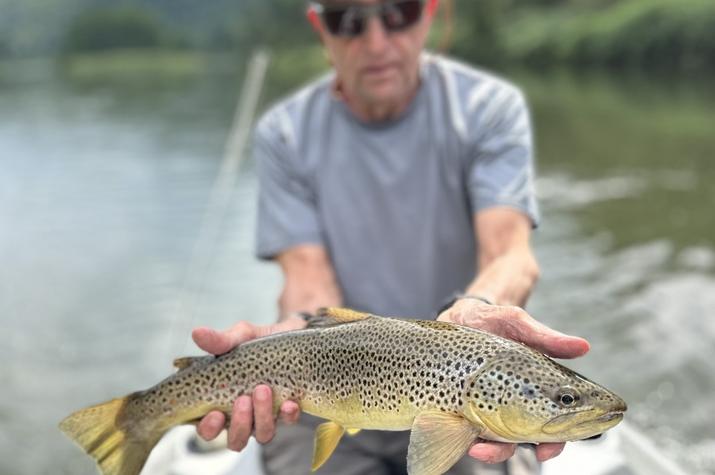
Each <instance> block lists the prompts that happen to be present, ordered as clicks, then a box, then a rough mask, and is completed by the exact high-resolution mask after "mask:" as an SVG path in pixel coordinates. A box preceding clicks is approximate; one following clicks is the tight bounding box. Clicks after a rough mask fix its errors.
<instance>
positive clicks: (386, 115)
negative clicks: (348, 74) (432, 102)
mask: <svg viewBox="0 0 715 475" xmlns="http://www.w3.org/2000/svg"><path fill="white" fill-rule="evenodd" d="M418 90H419V83H418V84H417V86H416V87H415V88H414V89H413V90H412V91H410V92H409V94H407V95H405V96H403V97H402V98H400V99H399V100H396V101H394V102H370V103H368V102H364V101H360V100H358V99H357V98H354V97H351V96H350V95H349V94H346V93H345V91H343V90H342V89H341V88H340V85H339V84H336V85H335V90H334V92H335V94H336V96H337V97H338V98H339V99H340V100H342V101H343V102H344V103H345V105H346V106H347V107H348V109H349V110H350V112H351V113H352V114H353V115H355V117H357V118H358V119H359V120H360V121H362V122H374V123H379V122H388V121H392V120H395V119H397V118H399V117H400V116H401V115H402V114H403V113H404V112H405V111H406V110H407V108H408V107H409V106H410V104H411V103H412V101H413V100H414V99H415V96H416V95H417V91H418Z"/></svg>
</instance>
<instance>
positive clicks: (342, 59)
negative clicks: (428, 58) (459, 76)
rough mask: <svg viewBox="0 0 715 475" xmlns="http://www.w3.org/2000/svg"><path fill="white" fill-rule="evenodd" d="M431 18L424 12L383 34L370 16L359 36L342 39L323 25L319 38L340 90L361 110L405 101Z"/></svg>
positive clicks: (363, 1) (363, 0)
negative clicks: (418, 17) (397, 28)
mask: <svg viewBox="0 0 715 475" xmlns="http://www.w3.org/2000/svg"><path fill="white" fill-rule="evenodd" d="M378 3H380V2H379V1H377V0H353V1H351V2H350V3H347V2H337V1H333V2H328V3H327V6H328V7H329V8H330V7H334V6H345V5H376V4H378ZM430 23H431V18H430V17H429V15H427V14H426V13H425V12H423V13H422V15H421V18H420V20H419V21H417V23H415V24H414V25H412V26H410V27H407V28H405V29H402V30H399V31H392V32H390V31H387V30H386V28H385V26H384V25H383V23H382V20H381V19H380V18H379V17H378V16H377V15H372V16H370V17H369V18H368V19H367V20H366V24H365V27H364V30H363V31H362V34H359V35H357V36H354V37H346V36H340V35H334V34H331V33H330V32H329V31H328V30H327V28H326V25H325V22H323V29H322V31H321V37H322V39H323V42H324V44H325V47H326V49H327V52H328V55H329V58H330V60H331V62H332V64H333V67H334V68H335V71H336V73H337V77H338V80H339V84H340V87H341V90H342V92H343V93H345V95H346V96H347V97H348V98H349V99H350V100H351V101H357V102H359V103H360V105H362V106H363V107H370V106H374V105H384V106H389V105H393V104H400V103H401V102H404V101H405V100H409V98H411V97H412V94H413V93H414V91H415V90H416V89H417V86H418V83H419V58H420V53H421V51H422V48H423V47H424V44H425V40H426V38H427V33H428V32H429V26H430Z"/></svg>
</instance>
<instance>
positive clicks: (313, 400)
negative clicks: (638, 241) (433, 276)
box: [60, 309, 626, 475]
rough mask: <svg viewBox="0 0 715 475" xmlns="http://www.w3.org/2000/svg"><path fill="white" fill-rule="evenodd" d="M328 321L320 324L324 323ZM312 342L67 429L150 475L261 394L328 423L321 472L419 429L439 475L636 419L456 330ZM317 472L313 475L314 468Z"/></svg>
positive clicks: (250, 354) (319, 334)
mask: <svg viewBox="0 0 715 475" xmlns="http://www.w3.org/2000/svg"><path fill="white" fill-rule="evenodd" d="M315 321H318V322H319V323H318V324H316V323H315ZM315 321H314V322H313V324H309V327H308V328H306V329H304V330H299V331H293V332H286V333H279V334H274V335H271V336H268V337H265V338H260V339H257V340H252V341H249V342H246V343H244V344H242V345H239V346H238V347H236V348H235V349H233V350H232V351H230V352H228V353H226V354H224V355H220V356H217V357H214V356H203V357H195V358H194V357H189V358H181V359H178V360H176V361H175V362H174V364H175V366H177V367H178V368H179V370H178V371H177V372H176V373H175V374H173V375H172V376H170V377H168V378H167V379H165V380H164V381H162V382H160V383H159V384H157V385H156V386H154V387H152V388H150V389H147V390H146V391H139V392H135V393H133V394H130V395H128V396H126V397H123V398H119V399H113V400H111V401H108V402H105V403H104V404H99V405H96V406H92V407H89V408H86V409H82V410H80V411H77V412H75V413H73V414H71V415H70V416H69V417H67V418H66V419H64V420H63V421H62V422H61V423H60V428H61V429H62V431H63V432H65V433H66V434H67V435H68V436H69V437H70V438H72V439H73V440H74V441H76V442H77V443H78V444H79V445H80V446H81V447H82V448H83V449H84V450H85V451H86V452H87V453H88V454H89V455H91V456H92V457H93V458H94V459H95V460H96V461H97V463H98V464H99V467H100V469H101V471H102V473H103V474H104V475H136V474H138V473H139V472H140V471H141V469H142V467H143V466H144V463H145V461H146V459H147V457H148V456H149V452H150V451H151V450H152V448H153V447H154V445H155V444H156V443H157V442H158V441H159V439H160V438H161V436H162V435H163V434H164V433H165V432H166V431H167V430H168V429H170V428H172V427H173V426H176V425H178V424H186V423H195V422H196V421H197V420H198V419H200V418H201V417H202V416H204V415H205V414H206V413H208V412H209V411H211V410H214V409H217V410H220V411H223V412H225V413H226V414H230V412H231V409H232V405H233V401H234V400H235V399H236V398H237V397H238V396H239V395H242V394H247V393H250V392H251V391H252V390H253V388H254V387H255V386H256V385H258V384H268V385H270V386H271V387H272V388H273V391H274V409H275V411H276V413H277V411H278V408H279V407H280V404H281V402H282V401H285V400H288V399H290V400H293V401H296V402H298V404H299V405H300V407H301V409H302V410H303V411H305V412H307V413H309V414H313V415H315V416H318V417H321V418H323V419H326V420H327V422H325V423H323V424H322V425H320V426H319V427H318V429H317V431H316V435H315V447H314V453H313V464H312V467H311V468H312V470H314V471H315V470H317V469H318V468H319V467H320V466H321V465H322V464H323V463H324V462H325V461H326V460H327V459H328V458H329V457H330V455H331V453H332V452H333V450H334V449H335V447H336V446H337V445H338V442H339V441H340V438H341V437H342V436H343V434H344V433H345V432H348V433H349V434H354V433H356V432H358V431H359V430H361V429H375V430H411V431H412V432H411V435H410V443H409V449H408V455H407V470H408V472H409V474H410V475H438V474H442V473H444V472H446V471H447V470H448V469H449V468H450V467H451V466H452V465H454V464H455V463H456V462H457V461H458V460H459V459H460V458H461V457H463V456H464V455H465V453H466V452H467V450H468V449H469V447H470V446H471V444H472V443H473V442H474V440H475V439H476V438H478V437H479V438H483V439H488V440H495V441H504V442H528V443H539V442H564V441H572V440H580V439H585V438H589V437H592V436H595V435H598V434H601V433H602V432H604V431H606V430H608V429H610V428H611V427H613V426H615V425H616V424H617V423H618V422H620V421H621V419H623V413H624V412H625V410H626V404H625V402H624V401H623V400H622V399H621V398H619V397H618V396H616V395H615V394H613V393H612V392H610V391H609V390H607V389H605V388H603V387H602V386H599V385H598V384H596V383H593V382H591V381H589V380H588V379H586V378H584V377H583V376H581V375H579V374H577V373H575V372H573V371H571V370H569V369H568V368H565V367H564V366H561V365H560V364H558V363H556V362H554V361H552V360H551V359H549V358H548V357H546V356H544V355H543V354H541V353H539V352H536V351H534V350H532V349H530V348H528V347H526V346H524V345H522V344H520V343H516V342H514V341H511V340H507V339H504V338H501V337H498V336H495V335H492V334H489V333H485V332H483V331H480V330H475V329H472V328H468V327H464V326H459V325H455V324H450V323H444V322H436V321H425V320H410V319H398V318H385V317H378V316H375V315H370V314H366V313H359V312H355V311H352V310H347V309H324V310H322V311H321V312H320V314H319V317H318V318H317V319H315ZM306 469H307V467H306Z"/></svg>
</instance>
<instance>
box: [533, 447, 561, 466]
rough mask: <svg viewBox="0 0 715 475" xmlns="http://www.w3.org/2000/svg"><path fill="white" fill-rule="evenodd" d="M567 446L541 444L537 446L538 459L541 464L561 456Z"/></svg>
mask: <svg viewBox="0 0 715 475" xmlns="http://www.w3.org/2000/svg"><path fill="white" fill-rule="evenodd" d="M565 446H566V444H563V443H560V444H551V443H549V444H539V445H537V446H536V458H537V459H538V460H539V462H545V461H547V460H549V459H552V458H554V457H556V456H557V455H559V454H560V453H561V452H562V451H563V450H564V447H565Z"/></svg>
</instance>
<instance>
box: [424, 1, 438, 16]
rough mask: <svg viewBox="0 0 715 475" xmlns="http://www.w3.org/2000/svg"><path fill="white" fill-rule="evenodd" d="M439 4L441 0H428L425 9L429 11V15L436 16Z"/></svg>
mask: <svg viewBox="0 0 715 475" xmlns="http://www.w3.org/2000/svg"><path fill="white" fill-rule="evenodd" d="M438 6H439V0H427V6H426V7H425V10H426V11H427V15H429V16H434V14H435V12H437V7H438Z"/></svg>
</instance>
